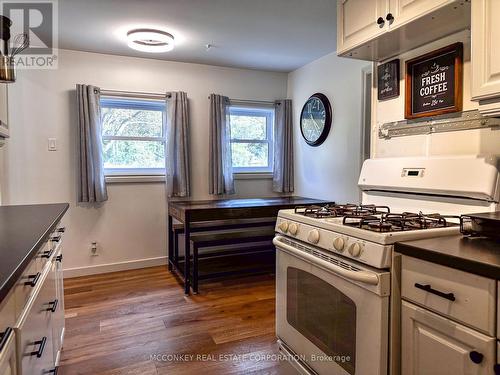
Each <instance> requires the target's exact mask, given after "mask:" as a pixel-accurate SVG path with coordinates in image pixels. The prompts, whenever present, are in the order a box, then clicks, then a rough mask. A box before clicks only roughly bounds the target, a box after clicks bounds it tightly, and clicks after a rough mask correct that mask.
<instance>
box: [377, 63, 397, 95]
mask: <svg viewBox="0 0 500 375" xmlns="http://www.w3.org/2000/svg"><path fill="white" fill-rule="evenodd" d="M377 93H378V95H377V98H378V100H386V99H392V98H397V97H398V96H399V59H395V60H391V61H389V62H386V63H384V64H381V65H379V66H378V67H377Z"/></svg>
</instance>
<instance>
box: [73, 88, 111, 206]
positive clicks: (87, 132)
mask: <svg viewBox="0 0 500 375" xmlns="http://www.w3.org/2000/svg"><path fill="white" fill-rule="evenodd" d="M99 91H100V90H99V88H98V87H94V86H90V85H76V99H77V106H78V156H79V160H78V179H79V181H78V202H88V203H100V202H104V201H106V200H108V193H107V191H106V182H105V180H104V170H103V165H102V142H101V106H100V103H99V98H100V93H99Z"/></svg>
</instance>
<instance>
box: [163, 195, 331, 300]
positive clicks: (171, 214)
mask: <svg viewBox="0 0 500 375" xmlns="http://www.w3.org/2000/svg"><path fill="white" fill-rule="evenodd" d="M327 203H331V202H330V201H323V200H317V199H310V198H304V197H296V196H291V197H273V198H250V199H218V200H172V201H169V202H168V268H169V270H172V267H173V266H174V267H176V265H175V264H174V263H173V262H172V261H171V260H172V251H173V249H172V244H173V242H174V241H173V220H174V218H175V219H177V220H178V221H180V222H181V223H182V224H183V225H184V249H189V248H190V234H191V229H190V227H191V224H192V223H195V222H201V221H205V222H206V221H214V220H229V219H255V218H269V217H276V216H278V211H279V210H282V209H287V208H294V207H296V206H309V205H321V204H327ZM215 229H216V228H215ZM186 253H187V251H186ZM184 264H185V270H184V275H185V282H184V288H185V292H186V294H189V288H190V284H189V277H187V275H189V262H188V261H186V262H184Z"/></svg>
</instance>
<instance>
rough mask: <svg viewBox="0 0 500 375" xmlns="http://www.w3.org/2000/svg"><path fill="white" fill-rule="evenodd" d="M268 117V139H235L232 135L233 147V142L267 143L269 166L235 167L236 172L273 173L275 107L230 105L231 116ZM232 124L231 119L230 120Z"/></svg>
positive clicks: (242, 173)
mask: <svg viewBox="0 0 500 375" xmlns="http://www.w3.org/2000/svg"><path fill="white" fill-rule="evenodd" d="M262 114H265V117H266V139H233V138H232V137H231V140H230V141H231V147H232V144H233V143H265V144H267V145H268V146H267V147H268V159H267V164H268V165H267V167H233V173H234V174H241V175H244V174H264V175H272V173H273V161H274V115H275V113H274V108H273V107H267V106H266V107H263V106H260V107H256V106H244V105H231V106H229V117H231V115H243V116H262ZM229 125H230V126H231V121H229Z"/></svg>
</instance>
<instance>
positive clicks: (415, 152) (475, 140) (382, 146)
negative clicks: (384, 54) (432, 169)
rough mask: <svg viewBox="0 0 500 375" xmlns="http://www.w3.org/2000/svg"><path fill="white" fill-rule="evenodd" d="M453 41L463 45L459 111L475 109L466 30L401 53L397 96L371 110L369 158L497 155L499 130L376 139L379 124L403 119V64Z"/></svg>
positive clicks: (468, 40) (379, 102)
mask: <svg viewBox="0 0 500 375" xmlns="http://www.w3.org/2000/svg"><path fill="white" fill-rule="evenodd" d="M455 42H463V43H464V65H463V81H464V86H463V110H464V111H467V110H473V109H477V108H478V105H477V103H476V102H473V101H471V99H470V98H471V91H470V90H471V87H470V77H471V61H470V31H469V30H467V31H463V32H460V33H457V34H454V35H451V36H449V37H446V38H443V39H441V40H438V41H436V42H434V43H431V44H429V45H426V46H424V47H421V48H418V49H415V50H413V51H410V52H408V53H405V54H403V55H401V56H399V59H400V63H401V66H400V68H401V80H400V92H401V95H400V96H399V97H398V98H395V99H391V100H386V101H376V102H375V103H376V104H375V107H374V111H372V113H373V114H374V117H373V123H372V125H373V126H372V130H373V133H372V157H393V156H436V155H466V154H470V155H473V154H500V131H498V130H491V129H484V130H467V131H457V132H451V133H441V134H431V135H415V136H407V137H401V138H393V139H390V140H384V139H379V138H378V128H379V126H380V125H382V124H384V123H386V122H392V121H399V120H404V100H405V90H404V87H405V81H404V71H405V70H404V69H405V61H406V60H409V59H412V58H414V57H418V56H421V55H423V54H425V53H427V52H431V51H433V50H436V49H439V48H441V47H444V46H447V45H450V44H452V43H455ZM375 90H376V89H375ZM375 90H374V91H373V95H374V97H375V98H376V91H375Z"/></svg>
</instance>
